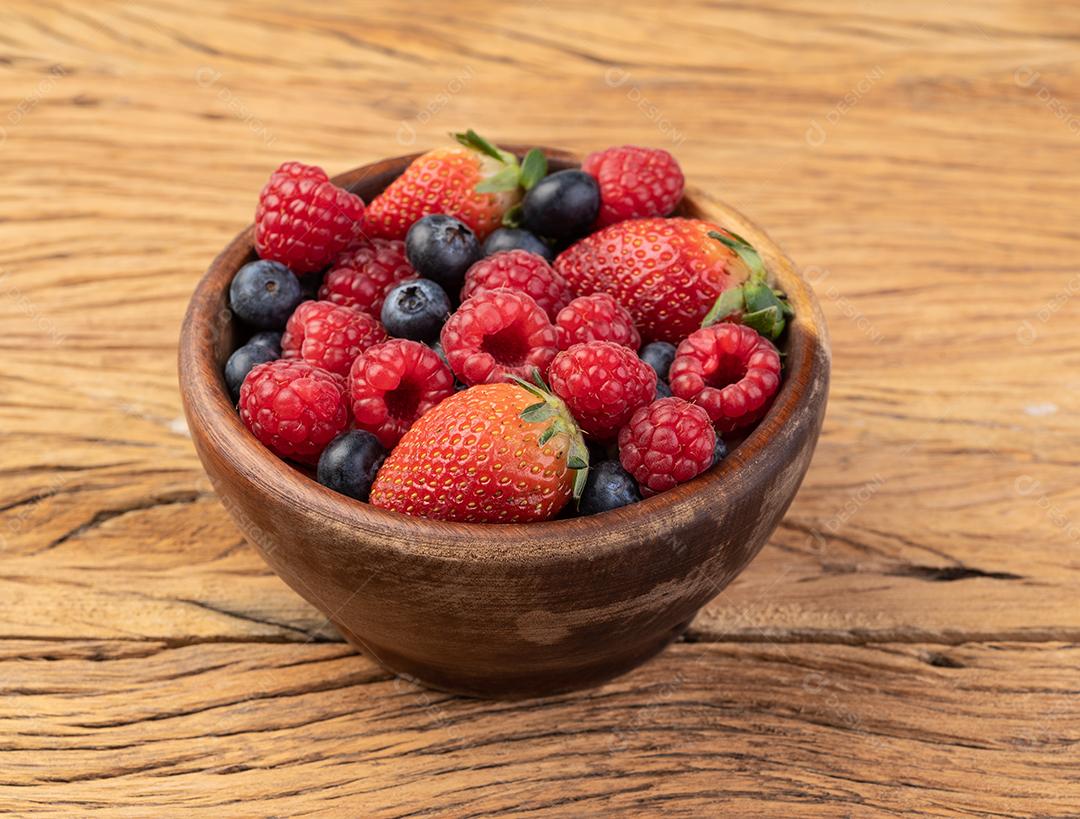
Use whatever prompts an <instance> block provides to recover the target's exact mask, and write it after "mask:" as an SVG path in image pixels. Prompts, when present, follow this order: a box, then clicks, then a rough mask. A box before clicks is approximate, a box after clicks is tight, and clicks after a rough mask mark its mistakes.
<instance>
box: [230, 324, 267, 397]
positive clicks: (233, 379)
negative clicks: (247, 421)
mask: <svg viewBox="0 0 1080 819" xmlns="http://www.w3.org/2000/svg"><path fill="white" fill-rule="evenodd" d="M280 357H281V348H280V347H279V348H278V349H276V350H275V349H274V348H273V347H271V346H270V345H268V344H260V343H256V342H255V341H254V340H252V341H249V342H248V343H247V344H245V345H244V346H243V347H240V348H239V349H237V350H235V351H233V354H232V355H231V356H229V360H228V361H226V362H225V385H226V386H227V387H228V388H229V395H231V396H232V400H233V403H234V404H235V403H236V402H237V401H239V400H240V387H241V386H242V385H243V383H244V379H245V378H247V374H248V373H249V372H251V368H252V367H254V366H255V365H256V364H265V363H266V362H267V361H274V360H275V359H277V358H280Z"/></svg>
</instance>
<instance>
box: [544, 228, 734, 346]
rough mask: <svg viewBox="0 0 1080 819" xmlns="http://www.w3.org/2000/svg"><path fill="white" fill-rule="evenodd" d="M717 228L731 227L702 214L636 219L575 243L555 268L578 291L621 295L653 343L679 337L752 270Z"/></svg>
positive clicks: (561, 255) (644, 334) (684, 334)
mask: <svg viewBox="0 0 1080 819" xmlns="http://www.w3.org/2000/svg"><path fill="white" fill-rule="evenodd" d="M709 231H717V232H723V233H724V234H725V235H730V234H727V232H726V231H723V228H720V227H718V226H717V225H714V224H712V223H710V222H705V221H702V220H700V219H682V218H679V219H630V220H627V221H625V222H619V223H617V224H614V225H611V226H610V227H607V228H604V229H603V230H600V231H597V232H596V233H593V234H592V235H590V236H586V237H585V238H584V239H582V240H581V241H579V242H577V243H576V244H573V245H571V246H570V247H569V248H567V249H566V250H565V251H563V252H562V253H561V254H560V255H559V257H558V258H557V259H556V260H555V270H556V271H557V272H559V273H560V274H561V275H562V277H563V278H564V279H566V282H567V283H568V284H569V285H570V287H571V289H572V290H574V292H576V293H577V294H578V295H583V296H587V295H591V294H593V293H610V294H611V295H612V296H614V297H615V300H616V301H617V302H619V303H620V304H622V305H623V306H624V307H626V309H627V310H629V311H630V315H631V316H632V317H633V319H634V324H635V325H636V326H637V328H638V330H639V331H640V332H641V337H642V340H643V341H645V342H646V343H648V342H650V341H669V342H673V343H676V344H677V343H678V342H679V341H681V340H682V339H684V338H686V336H688V335H690V333H692V332H693V331H694V330H696V329H697V328H698V327H699V326H701V320H702V319H703V318H704V317H705V314H706V313H708V312H709V308H710V307H712V306H713V304H714V303H715V302H716V300H717V298H718V297H719V296H720V294H721V293H723V292H724V291H726V290H728V289H729V288H732V287H736V286H738V285H740V284H742V282H743V281H744V280H745V279H746V278H747V276H748V270H747V267H746V264H745V263H744V262H743V261H742V259H741V258H740V257H739V255H738V254H737V253H736V252H735V251H734V250H732V249H731V248H730V247H728V246H726V245H725V244H724V243H723V242H718V241H715V240H714V239H712V238H710V237H709Z"/></svg>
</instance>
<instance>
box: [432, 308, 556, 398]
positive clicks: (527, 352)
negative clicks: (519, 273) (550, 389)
mask: <svg viewBox="0 0 1080 819" xmlns="http://www.w3.org/2000/svg"><path fill="white" fill-rule="evenodd" d="M441 341H442V348H443V352H445V353H446V360H447V361H449V362H450V367H451V368H452V369H453V370H454V374H455V375H456V376H457V377H458V378H459V379H461V380H462V381H463V382H465V383H466V384H469V385H472V384H492V383H497V382H500V381H509V380H511V377H513V376H516V377H518V378H521V379H522V380H531V379H532V372H533V370H534V369H537V370H539V371H540V374H541V375H544V374H545V373H546V372H547V369H548V366H549V365H550V364H551V359H553V358H554V357H555V354H556V353H557V352H558V351H559V350H558V347H557V346H556V333H555V327H554V326H553V325H552V324H551V322H550V321H548V317H547V315H546V314H545V313H544V311H543V309H542V308H541V307H540V305H538V304H537V303H536V302H535V301H533V299H532V298H531V297H530V296H527V295H526V294H525V293H521V292H519V291H517V290H508V289H506V288H496V289H495V290H486V291H484V292H482V293H477V294H476V295H475V296H473V297H472V298H470V299H469V300H468V301H466V302H465V303H464V304H462V305H461V307H459V308H458V311H457V312H456V313H454V314H453V315H452V316H450V318H449V319H447V321H446V324H444V325H443V329H442V336H441Z"/></svg>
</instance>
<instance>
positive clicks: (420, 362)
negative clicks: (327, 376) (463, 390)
mask: <svg viewBox="0 0 1080 819" xmlns="http://www.w3.org/2000/svg"><path fill="white" fill-rule="evenodd" d="M453 394H454V375H453V373H451V372H450V368H449V367H447V366H446V364H444V363H443V360H442V359H441V358H439V354H438V353H436V352H435V351H434V350H433V349H431V348H430V347H428V346H427V345H426V344H421V343H420V342H419V341H408V340H406V339H392V340H390V341H385V342H383V343H382V344H376V345H375V346H374V347H369V348H368V349H366V350H365V351H364V352H362V353H360V355H358V356H357V357H356V360H355V361H354V362H353V365H352V369H351V370H350V371H349V397H350V399H351V400H352V412H353V419H354V420H355V423H356V426H357V427H358V428H359V429H365V430H367V431H368V432H372V433H374V434H375V436H376V437H377V438H378V439H379V443H380V444H382V445H383V446H384V447H386V448H387V449H392V448H393V447H394V446H396V445H397V442H398V441H400V440H401V436H402V435H404V434H405V433H406V432H407V431H408V430H409V427H411V426H412V425H413V423H414V422H415V421H416V419H417V418H419V417H420V416H421V415H423V414H424V413H425V412H427V411H428V410H429V409H431V408H432V407H434V406H435V405H436V404H438V403H439V402H440V401H442V400H443V399H444V398H446V397H447V396H448V395H453Z"/></svg>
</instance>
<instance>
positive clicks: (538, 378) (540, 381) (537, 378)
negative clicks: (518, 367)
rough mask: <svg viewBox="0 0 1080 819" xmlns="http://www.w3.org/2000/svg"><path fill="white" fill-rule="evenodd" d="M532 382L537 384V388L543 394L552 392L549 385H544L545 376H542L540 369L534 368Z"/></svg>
mask: <svg viewBox="0 0 1080 819" xmlns="http://www.w3.org/2000/svg"><path fill="white" fill-rule="evenodd" d="M532 380H533V383H534V384H536V386H538V387H539V388H540V389H541V390H542V391H543V392H545V393H548V392H551V390H549V389H548V385H547V384H545V383H544V376H542V375H541V374H540V368H539V367H533V368H532Z"/></svg>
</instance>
